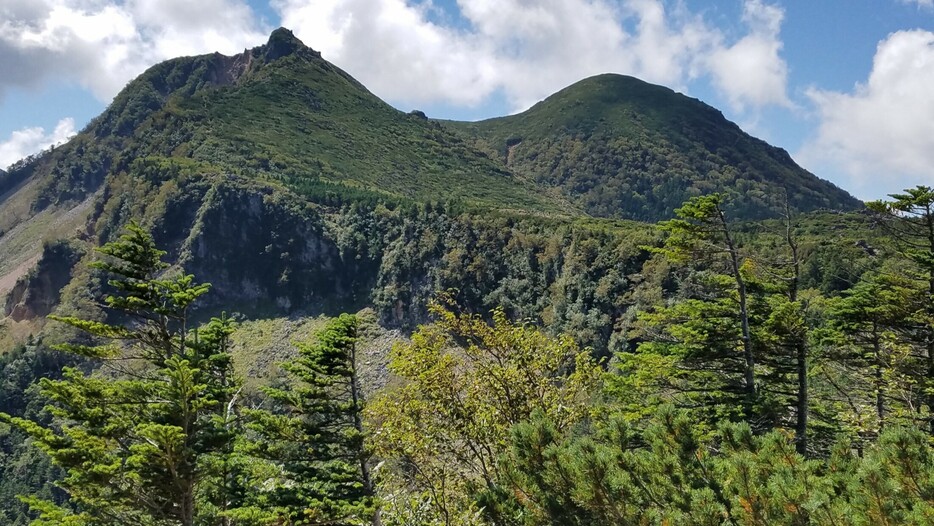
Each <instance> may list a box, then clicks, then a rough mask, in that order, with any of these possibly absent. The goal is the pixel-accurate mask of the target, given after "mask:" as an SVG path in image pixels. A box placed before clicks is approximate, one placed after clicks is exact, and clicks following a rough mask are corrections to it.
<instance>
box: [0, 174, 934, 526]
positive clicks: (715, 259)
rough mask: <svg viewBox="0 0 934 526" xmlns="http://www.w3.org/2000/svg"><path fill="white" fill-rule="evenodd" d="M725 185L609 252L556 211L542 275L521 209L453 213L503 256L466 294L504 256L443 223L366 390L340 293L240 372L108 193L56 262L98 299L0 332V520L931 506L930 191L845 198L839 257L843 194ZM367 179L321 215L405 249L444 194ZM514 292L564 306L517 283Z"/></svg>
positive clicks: (656, 519) (346, 246) (933, 316)
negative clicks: (558, 218)
mask: <svg viewBox="0 0 934 526" xmlns="http://www.w3.org/2000/svg"><path fill="white" fill-rule="evenodd" d="M726 200H727V197H725V196H724V195H721V194H708V195H703V196H697V197H693V198H691V199H689V200H687V201H686V202H684V203H683V204H682V206H681V207H679V208H677V210H676V211H675V216H674V217H673V218H672V219H669V220H667V221H662V222H661V223H659V224H658V226H657V228H656V229H652V231H651V232H646V231H644V230H646V229H642V230H638V229H629V231H630V234H629V235H628V237H627V238H626V240H625V244H626V245H627V246H628V249H627V250H625V251H619V250H617V251H614V250H611V249H610V247H613V246H616V247H619V246H622V245H619V244H615V245H614V242H613V241H610V240H611V239H614V238H613V235H615V234H609V233H600V232H599V231H594V230H590V231H589V232H590V233H589V234H587V235H584V234H582V233H581V232H582V231H586V228H585V229H583V230H581V229H578V230H577V231H576V232H577V233H576V234H574V233H573V231H572V233H571V234H568V235H572V238H573V239H574V244H575V245H581V246H578V248H576V249H575V250H576V252H574V253H573V254H575V255H576V257H578V258H580V259H581V263H580V265H579V267H577V269H578V270H577V271H574V268H575V267H573V263H572V262H568V261H562V262H561V265H563V266H564V267H562V268H564V270H563V271H562V276H563V277H559V278H555V277H554V276H552V277H548V276H549V273H548V272H546V271H541V272H540V273H536V272H535V271H534V270H535V269H536V268H538V267H539V265H543V264H547V261H548V258H547V257H544V256H543V254H547V253H548V246H549V245H548V243H547V239H548V238H547V237H543V238H541V239H544V240H545V241H536V239H537V238H535V236H534V235H533V236H532V237H528V234H527V235H526V237H523V236H522V235H520V232H521V231H523V230H524V231H526V232H529V231H534V230H535V229H536V228H537V229H539V230H540V231H548V230H549V228H547V227H542V226H538V227H529V226H528V225H526V226H522V225H517V224H515V223H511V222H510V220H508V219H496V218H492V219H491V218H487V219H486V221H488V222H492V224H493V225H495V226H496V228H490V229H487V230H484V229H483V228H481V227H479V226H477V225H474V226H475V228H473V229H468V230H465V231H466V232H473V233H474V234H475V235H479V234H478V233H480V234H482V233H483V232H503V231H512V232H513V234H511V235H512V236H514V237H515V239H514V240H512V241H509V242H508V243H507V244H506V245H504V246H508V247H510V249H511V250H508V251H507V252H511V253H512V254H513V257H514V258H518V260H521V261H518V260H517V261H518V262H517V261H513V262H512V263H510V265H511V266H512V267H511V268H528V272H516V275H525V276H526V277H527V278H528V279H530V280H531V281H529V282H527V283H526V284H522V283H513V288H514V289H515V290H514V291H513V292H511V293H500V294H499V295H497V294H489V293H488V292H487V293H484V291H488V289H489V287H488V286H487V285H486V284H484V283H483V279H484V278H483V276H490V275H492V276H494V278H489V279H492V280H493V281H496V282H499V283H501V284H502V283H505V278H504V277H502V276H499V275H497V274H496V273H493V274H490V273H489V272H484V271H483V269H484V266H485V265H486V264H488V263H489V261H488V260H487V261H484V260H479V259H476V257H475V256H473V258H474V259H473V260H472V261H471V257H472V256H471V253H470V247H469V245H470V244H471V242H468V241H466V240H463V239H460V240H459V241H458V242H459V243H461V244H463V245H464V246H462V247H461V249H460V252H456V251H455V250H454V248H445V249H444V250H445V252H444V254H443V255H442V256H441V258H442V259H444V260H445V261H448V260H451V261H455V262H457V261H460V263H457V264H454V265H447V266H443V267H442V270H441V271H439V272H441V273H442V274H443V273H444V272H448V273H450V272H454V271H455V270H456V271H457V272H458V273H457V274H456V275H450V276H447V278H445V277H444V276H440V275H436V276H435V279H434V281H429V283H430V284H428V285H425V284H423V285H424V286H423V287H422V288H421V289H418V291H417V293H418V294H421V295H422V297H421V298H420V299H418V300H413V301H412V303H411V305H413V307H412V308H416V307H415V306H417V305H424V308H425V309H426V312H424V313H423V315H418V316H413V317H409V318H407V319H412V320H417V321H420V322H422V323H418V324H414V323H413V324H412V330H411V332H410V333H409V335H408V336H407V337H402V338H399V339H398V341H396V343H395V344H394V345H393V346H392V350H391V352H390V356H389V363H388V379H387V381H386V382H385V386H382V387H380V388H379V389H376V390H375V391H374V390H368V389H367V388H366V386H365V385H364V382H363V381H362V379H361V373H360V370H359V369H360V366H361V358H360V355H361V354H362V352H363V350H364V349H363V346H365V345H366V338H365V337H364V333H366V332H367V331H368V330H369V329H368V324H369V323H371V322H370V321H368V319H367V318H366V317H365V316H361V315H359V314H354V313H346V314H340V315H335V316H332V317H330V318H328V320H327V322H326V323H325V324H324V325H323V328H322V329H321V330H320V331H319V332H318V333H317V334H316V335H315V336H314V337H312V338H309V339H308V340H307V341H297V342H295V352H294V354H293V356H292V357H291V358H289V359H287V360H286V361H284V362H283V363H281V364H279V366H278V367H279V368H280V370H281V374H278V375H276V376H274V377H273V378H269V379H267V381H265V382H261V383H256V382H248V381H247V380H248V379H247V378H245V377H243V376H242V375H241V374H238V373H237V370H238V369H237V368H236V365H237V364H236V362H237V360H238V358H239V356H238V355H237V354H236V353H234V352H232V350H231V348H232V346H231V335H232V334H233V333H234V330H235V328H236V326H237V324H238V323H239V322H238V318H237V317H235V316H230V315H228V314H226V313H225V312H231V311H233V310H235V309H236V307H237V306H236V305H223V304H218V303H217V302H211V301H209V300H210V297H211V294H212V290H211V289H212V287H211V285H210V284H208V283H202V282H200V281H199V280H198V278H197V276H194V275H191V274H187V273H185V272H183V271H181V270H180V269H179V268H177V267H170V266H169V265H168V264H167V263H166V262H165V261H164V257H165V255H166V252H165V250H164V247H160V246H158V244H157V242H156V239H157V237H158V236H155V235H154V234H153V233H152V230H153V229H152V228H151V227H152V225H145V223H136V222H132V221H131V222H129V223H128V226H127V227H126V229H125V230H124V231H123V232H121V233H119V235H117V233H115V234H114V236H113V238H112V239H111V240H110V241H109V242H107V243H105V244H103V245H102V246H101V247H100V248H98V249H96V251H95V255H94V256H93V257H92V258H90V259H93V262H92V263H90V266H89V267H88V268H87V269H84V270H83V271H84V272H88V273H89V275H90V276H91V278H90V282H91V283H92V284H93V285H94V286H91V287H89V288H88V289H87V291H85V292H86V293H87V294H93V295H95V296H96V297H95V298H92V299H87V300H85V301H88V302H90V303H98V304H101V305H103V306H104V308H102V309H99V310H93V309H92V310H85V311H82V310H81V309H74V310H73V312H71V311H56V312H55V313H54V314H51V315H49V320H50V321H49V323H50V327H51V326H54V327H56V328H57V329H56V331H54V332H53V333H51V335H50V334H47V335H45V336H44V337H43V340H41V341H38V340H33V339H30V341H27V342H26V343H25V344H24V345H21V346H19V347H18V348H17V349H14V350H13V351H11V352H8V353H5V354H3V355H2V356H0V367H2V379H0V520H2V522H3V523H4V524H11V525H25V524H33V525H37V526H46V525H49V526H51V525H73V526H77V525H89V526H90V525H95V526H97V525H126V524H139V525H145V526H150V525H152V526H156V525H158V526H162V525H173V526H174V525H180V526H193V525H205V526H207V525H225V526H233V525H261V524H268V525H283V526H284V525H296V526H297V525H312V524H321V525H324V524H332V525H338V524H340V525H357V524H381V525H462V524H463V525H469V524H476V525H480V524H490V525H574V524H581V525H602V524H607V525H611V524H612V525H621V524H622V525H624V524H633V525H642V524H659V525H661V524H686V525H694V524H697V525H701V524H703V525H708V524H710V525H713V524H717V525H720V524H722V525H758V524H761V525H766V524H768V525H773V524H788V525H803V524H827V525H831V524H833V525H837V524H847V525H850V524H852V525H876V524H892V525H895V524H917V525H923V524H932V523H934V455H932V453H934V450H932V437H934V189H931V188H927V187H916V188H911V189H907V190H905V191H904V192H902V193H899V194H893V195H892V196H891V198H890V199H889V200H885V201H878V202H873V203H869V204H868V208H867V210H866V211H865V213H861V214H860V215H859V216H858V217H859V219H858V222H859V224H860V225H861V226H860V228H861V229H862V230H861V231H860V232H859V234H865V236H863V237H861V238H860V239H859V240H858V241H856V242H855V245H856V246H855V250H856V251H857V253H858V254H860V255H861V256H860V257H855V256H853V257H850V256H848V255H847V254H843V253H841V252H840V251H839V250H836V249H833V247H831V249H827V247H826V246H822V245H821V243H820V242H817V241H815V239H819V238H821V237H822V236H824V237H825V236H826V232H823V230H825V229H826V228H828V225H833V224H834V223H837V224H840V223H841V222H842V221H844V216H840V217H839V218H830V220H828V219H827V218H821V217H817V216H798V215H796V214H795V213H794V212H793V211H792V210H791V209H790V208H786V213H785V214H784V217H783V218H782V219H780V220H773V221H770V222H759V223H744V222H740V221H734V220H733V219H732V218H731V216H730V214H729V208H728V204H727V203H726V202H725V201H726ZM382 206H383V205H380V204H378V203H377V204H374V205H372V206H364V205H360V204H355V205H353V206H348V207H344V209H343V210H345V212H344V213H342V214H341V215H339V216H338V217H339V218H342V219H341V220H340V223H341V224H339V225H337V226H334V227H333V228H336V229H337V230H338V231H340V232H342V233H343V236H342V237H341V239H343V241H342V244H341V250H343V251H352V252H354V253H356V254H357V255H358V256H360V257H356V259H358V260H360V261H362V263H360V266H359V267H357V269H362V268H365V267H366V265H367V263H366V261H367V257H366V251H367V250H375V249H373V247H372V246H371V243H373V242H374V240H375V239H384V236H383V235H382V234H380V235H373V233H372V231H373V229H376V230H377V231H379V229H380V228H386V227H385V226H383V227H380V226H379V225H378V224H374V222H373V218H374V217H375V216H374V214H376V216H381V217H382V218H383V221H388V222H389V223H392V222H393V221H402V222H401V223H399V224H397V226H395V227H392V228H395V229H399V232H398V233H397V236H401V237H396V239H409V241H408V242H406V243H403V244H402V245H403V246H408V247H412V248H410V250H414V251H415V252H412V253H397V254H396V255H395V256H387V257H388V258H389V260H388V261H384V262H383V264H384V265H388V266H389V267H391V268H392V269H395V271H396V272H397V273H405V272H410V271H411V272H413V273H415V274H417V271H418V268H419V265H420V264H419V261H423V262H424V261H425V260H426V259H425V258H427V257H428V256H425V255H419V252H418V248H417V247H418V246H419V244H420V243H419V240H421V242H422V243H425V232H423V231H418V230H413V229H414V228H415V227H414V226H413V225H417V224H422V225H424V224H435V225H436V224H438V222H439V221H451V222H452V223H457V224H461V225H462V224H464V223H465V222H470V220H469V219H465V217H466V216H465V215H464V213H459V212H456V211H455V210H452V209H445V208H444V207H438V209H436V210H426V209H425V208H422V209H421V211H413V212H411V215H410V217H412V218H415V220H413V221H414V222H412V221H408V222H407V221H406V220H403V219H401V217H403V216H406V214H408V213H402V214H401V215H400V216H394V215H393V214H391V213H390V211H389V210H388V209H386V208H384V207H383V208H381V207H382ZM378 210H382V212H378V213H377V212H376V211H378ZM458 214H459V215H458ZM468 215H469V214H468ZM453 216H456V217H457V219H456V220H454V219H445V218H450V217H453ZM393 217H396V218H397V219H392V218H393ZM815 217H816V218H815ZM846 217H847V218H849V219H846V220H852V217H853V216H846ZM368 218H369V219H368ZM476 221H478V222H479V221H480V220H479V219H478V220H476ZM533 223H534V221H533ZM452 228H453V227H449V228H448V229H447V230H446V231H451V229H452ZM455 230H456V229H455ZM815 230H816V231H818V232H817V234H815V232H814V231H815ZM430 231H431V230H430V229H428V230H427V232H430ZM562 235H565V234H562ZM516 239H520V240H521V239H525V243H526V245H529V244H530V245H531V246H538V248H536V249H535V250H532V251H524V250H521V248H522V246H523V245H522V244H521V243H520V241H516ZM436 241H437V240H436ZM618 242H619V241H618V240H617V241H616V242H615V243H618ZM400 243H401V242H400ZM497 243H500V241H496V240H495V239H492V240H491V239H485V238H483V236H482V235H480V236H479V237H476V238H474V239H473V241H472V244H480V245H483V246H485V247H487V248H485V249H483V250H486V249H488V248H489V247H490V246H497ZM517 243H518V245H517ZM539 243H540V245H538V244H539ZM552 243H554V241H553V242H552ZM558 244H559V245H560V244H562V243H560V242H558ZM588 245H589V248H587V247H588ZM59 248H61V247H59ZM455 248H456V247H455ZM851 248H854V247H851ZM390 249H391V247H383V248H380V250H386V251H389V250H390ZM62 250H63V249H62ZM66 252H67V251H66ZM487 253H490V251H487ZM406 254H407V255H406ZM623 254H629V256H628V258H627V259H626V261H625V263H624V264H623V265H622V266H620V265H619V264H617V263H619V262H612V263H607V264H606V266H605V267H601V266H600V265H599V264H598V263H595V262H597V261H599V260H600V258H603V259H610V260H612V259H613V258H614V257H618V256H620V255H623ZM835 254H836V255H837V256H838V258H837V259H834V255H835ZM567 256H568V254H567V253H562V252H561V251H560V250H559V251H558V256H553V257H558V258H559V259H562V260H564V259H565V258H566V257H567ZM841 256H842V257H841ZM431 257H432V258H434V257H437V255H433V256H431ZM81 261H82V264H84V263H83V262H84V260H81ZM568 265H570V266H569V267H568ZM601 268H602V269H603V270H601ZM407 269H410V270H407ZM445 269H446V270H445ZM585 269H589V272H592V273H596V274H600V275H599V276H589V277H580V276H581V275H582V274H585V273H586V272H584V270H585ZM487 270H488V269H487ZM471 272H473V274H472V273H471ZM510 272H514V270H513V271H510ZM613 272H617V273H620V272H621V273H622V274H623V275H622V276H620V275H617V276H616V277H615V278H613V277H608V276H609V275H610V274H612V273H613ZM536 275H540V276H542V278H541V279H542V280H544V281H547V282H548V283H541V284H538V285H536V284H535V276H536ZM572 276H577V277H578V279H579V281H577V282H574V281H573V280H572V279H570V278H571V277H572ZM394 279H395V281H393V280H394ZM377 281H378V283H377V285H378V287H377V291H376V292H375V293H374V294H375V295H374V304H375V305H376V308H377V310H378V311H379V313H380V314H379V315H380V316H390V317H391V316H392V312H393V310H394V309H395V308H396V306H395V305H393V304H392V303H391V302H389V301H388V300H387V302H386V305H385V306H383V307H380V305H381V304H380V300H379V298H380V297H381V296H380V294H381V293H380V290H382V291H383V292H384V293H385V295H386V296H387V297H398V295H399V289H398V285H399V284H401V283H407V282H411V280H410V279H408V278H399V276H398V275H393V274H386V273H381V274H379V277H378V278H377ZM623 281H625V283H626V285H625V286H614V285H613V284H614V283H620V282H623ZM458 285H459V286H458ZM472 286H473V288H472ZM530 287H531V288H530ZM536 287H538V288H536ZM429 289H430V290H429ZM523 289H530V290H529V291H528V295H527V296H525V297H524V296H522V295H520V294H518V293H517V292H518V291H521V290H523ZM556 289H560V293H556V292H555V290H556ZM536 290H541V291H545V292H548V291H550V292H551V293H552V296H551V298H557V297H561V298H564V300H563V301H564V305H563V306H561V305H556V304H554V303H557V302H553V304H552V305H551V306H550V307H543V306H542V302H545V303H548V298H542V297H534V296H536V292H535V291H536ZM390 291H391V293H390ZM579 296H586V297H579ZM502 298H512V303H511V304H504V302H502V301H500V302H497V299H502ZM516 298H521V299H518V300H517V299H516ZM578 300H580V301H583V302H584V303H583V304H586V305H588V307H587V308H581V305H582V303H579V302H578ZM601 302H603V303H601ZM202 305H203V307H202ZM614 309H615V310H616V313H615V314H613V315H612V316H611V315H610V314H608V312H609V311H612V310H614ZM601 312H603V315H604V316H603V318H601V317H600V313H601ZM401 319H402V318H400V320H401ZM52 335H54V337H53V336H52ZM52 340H55V341H52ZM36 378H40V379H39V380H38V381H37V382H34V379H36Z"/></svg>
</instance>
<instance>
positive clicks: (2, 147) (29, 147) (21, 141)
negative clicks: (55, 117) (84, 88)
mask: <svg viewBox="0 0 934 526" xmlns="http://www.w3.org/2000/svg"><path fill="white" fill-rule="evenodd" d="M74 134H75V121H74V119H71V118H66V119H62V120H60V121H59V122H58V124H57V125H56V126H55V129H54V130H52V131H51V132H50V133H46V132H45V129H44V128H41V127H35V128H24V129H22V130H17V131H14V132H13V133H11V134H10V137H9V139H7V140H6V141H3V142H0V168H6V167H8V166H10V165H11V164H13V163H15V162H16V161H18V160H20V159H22V158H24V157H26V156H28V155H31V154H33V153H36V152H38V151H40V150H44V149H45V148H48V147H49V146H53V145H58V144H61V143H63V142H65V141H67V140H68V139H70V138H71V137H72V136H73V135H74Z"/></svg>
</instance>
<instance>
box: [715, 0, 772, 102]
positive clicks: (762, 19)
mask: <svg viewBox="0 0 934 526" xmlns="http://www.w3.org/2000/svg"><path fill="white" fill-rule="evenodd" d="M784 17H785V13H784V12H783V11H782V10H781V8H779V7H777V6H774V5H768V4H764V3H763V2H761V1H760V0H750V1H747V2H746V4H745V6H744V9H743V21H744V22H745V23H746V25H747V26H748V27H749V34H747V35H746V36H744V37H743V38H741V39H740V40H739V41H738V42H736V43H734V44H732V45H729V46H718V47H717V48H716V49H714V51H713V53H711V54H710V62H709V67H710V71H711V75H712V77H713V80H714V84H715V85H716V86H717V88H718V89H719V90H720V92H721V93H723V94H725V95H726V96H727V98H728V99H729V101H730V104H731V105H732V106H733V108H734V109H737V110H742V109H744V108H745V107H747V106H754V107H761V106H766V105H769V104H775V105H781V106H789V105H790V101H789V100H788V96H787V95H786V85H787V84H788V66H787V64H786V63H785V60H784V59H783V58H782V57H781V55H780V52H781V49H782V41H781V38H780V32H781V26H782V19H783V18H784Z"/></svg>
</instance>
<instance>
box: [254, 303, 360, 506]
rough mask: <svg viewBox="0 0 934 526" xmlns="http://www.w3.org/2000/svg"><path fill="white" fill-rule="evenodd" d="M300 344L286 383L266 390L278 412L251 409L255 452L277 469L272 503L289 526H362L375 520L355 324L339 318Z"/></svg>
mask: <svg viewBox="0 0 934 526" xmlns="http://www.w3.org/2000/svg"><path fill="white" fill-rule="evenodd" d="M317 340H318V341H317V343H315V344H299V346H298V351H299V354H298V357H297V358H295V359H293V360H291V361H289V362H286V363H284V364H283V365H282V368H283V369H284V370H285V371H286V372H287V373H288V376H289V378H288V381H287V383H286V384H285V385H284V386H283V387H280V388H266V389H264V392H265V393H266V395H267V396H268V397H269V399H270V400H271V401H272V402H274V403H275V404H276V406H277V407H276V409H275V410H274V411H253V412H252V417H253V421H252V423H251V428H253V429H254V430H255V431H256V432H258V434H259V436H260V438H261V441H262V445H261V446H258V450H257V453H258V454H259V455H261V456H263V457H265V458H267V459H269V460H270V461H272V462H274V463H276V464H277V465H280V466H281V468H282V474H281V476H280V477H279V478H280V480H279V481H278V483H277V487H276V489H275V492H274V495H272V497H271V499H270V501H271V503H272V504H273V505H274V506H275V507H276V508H278V510H279V513H280V514H281V515H282V516H284V517H285V518H287V520H288V521H290V522H288V524H365V523H368V522H370V521H372V520H374V517H375V510H374V499H373V495H374V489H373V482H372V479H371V476H370V466H369V465H368V464H367V462H368V460H369V455H368V453H367V452H366V450H365V448H364V430H363V421H362V417H361V410H362V407H363V400H362V396H361V392H360V385H359V379H358V377H357V370H356V365H355V363H356V348H357V347H356V346H357V319H356V317H355V316H352V315H349V314H342V315H341V316H340V317H338V318H336V319H334V320H332V321H331V322H330V323H329V324H328V325H327V326H326V327H325V328H324V330H322V331H321V332H320V333H318V335H317Z"/></svg>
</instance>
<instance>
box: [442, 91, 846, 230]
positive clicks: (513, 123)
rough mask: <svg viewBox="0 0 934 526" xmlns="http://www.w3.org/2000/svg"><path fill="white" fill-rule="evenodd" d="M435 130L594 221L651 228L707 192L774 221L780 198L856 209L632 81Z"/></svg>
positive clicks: (760, 145)
mask: <svg viewBox="0 0 934 526" xmlns="http://www.w3.org/2000/svg"><path fill="white" fill-rule="evenodd" d="M443 124H444V125H445V126H446V127H448V128H450V129H453V130H457V131H459V132H461V133H463V134H465V135H466V136H469V137H472V138H473V139H474V140H475V141H476V143H477V145H478V147H480V148H483V149H485V150H487V151H489V152H490V155H491V156H496V157H499V158H500V159H502V160H503V162H504V164H505V165H506V167H507V168H509V169H510V170H511V171H513V172H514V173H516V174H518V175H520V176H524V177H528V178H529V179H531V180H534V181H536V182H537V183H539V184H540V185H542V186H544V187H546V188H557V189H558V190H559V191H560V192H561V193H562V194H564V195H566V196H568V197H569V198H570V199H571V200H572V202H573V203H574V204H576V205H578V206H580V207H581V208H582V209H583V210H585V211H586V212H587V213H590V214H593V215H596V216H602V217H620V218H627V219H638V220H646V221H657V220H660V219H665V218H668V217H670V216H671V213H672V211H673V210H674V209H675V208H676V207H678V206H679V205H680V204H681V203H682V202H684V201H686V200H688V199H689V198H691V197H694V196H697V195H703V194H709V193H711V192H724V193H726V194H728V198H729V199H728V202H729V209H728V212H729V213H730V215H732V216H734V217H743V218H750V219H752V218H756V219H760V218H764V217H777V216H780V215H781V213H782V212H783V203H782V201H781V199H780V198H776V197H777V196H781V195H784V194H785V192H786V191H787V193H788V195H789V199H790V201H791V205H792V207H793V208H794V209H796V210H798V211H811V210H815V209H819V208H835V209H853V208H857V207H859V206H860V203H859V202H858V201H857V200H855V199H854V198H853V197H852V196H850V195H848V194H847V193H846V192H844V191H842V190H840V189H839V188H836V187H834V186H833V185H832V184H830V183H828V182H827V181H823V180H821V179H818V178H816V177H814V176H813V175H812V174H810V173H808V172H807V171H805V170H803V169H802V168H801V167H799V166H798V165H796V164H795V163H794V161H792V159H791V157H789V155H788V153H787V152H785V151H784V150H781V149H778V148H774V147H771V146H769V145H767V144H766V143H764V142H763V141H760V140H758V139H755V138H753V137H750V136H749V135H747V134H746V133H744V132H743V131H742V130H740V129H739V127H738V126H736V125H735V124H733V123H731V122H729V121H727V120H726V119H724V118H723V115H722V114H721V113H720V112H719V111H717V110H715V109H714V108H711V107H710V106H707V105H706V104H703V103H702V102H700V101H698V100H695V99H691V98H688V97H685V96H683V95H680V94H677V93H675V92H673V91H671V90H670V89H668V88H664V87H661V86H655V85H652V84H648V83H645V82H642V81H640V80H638V79H635V78H632V77H626V76H621V75H612V74H605V75H598V76H595V77H591V78H588V79H585V80H582V81H580V82H578V83H576V84H574V85H572V86H569V87H567V88H565V89H563V90H561V91H559V92H558V93H556V94H554V95H552V96H550V97H548V98H547V99H545V100H544V101H542V102H540V103H538V104H536V105H535V106H533V107H532V108H531V109H529V110H527V111H525V112H523V113H520V114H517V115H513V116H509V117H501V118H495V119H489V120H485V121H480V122H476V123H460V122H444V123H443Z"/></svg>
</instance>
